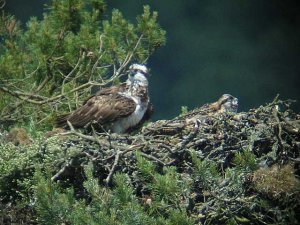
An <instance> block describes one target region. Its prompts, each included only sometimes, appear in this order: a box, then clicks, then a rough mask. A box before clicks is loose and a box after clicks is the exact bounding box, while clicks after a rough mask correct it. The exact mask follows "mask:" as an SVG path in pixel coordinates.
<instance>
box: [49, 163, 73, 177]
mask: <svg viewBox="0 0 300 225" xmlns="http://www.w3.org/2000/svg"><path fill="white" fill-rule="evenodd" d="M73 163H74V159H71V160H70V161H69V162H68V163H67V164H66V165H65V166H63V167H62V168H61V169H60V170H59V171H58V172H57V173H56V174H55V175H54V176H53V177H51V181H57V180H58V179H59V178H60V176H61V175H63V174H64V173H65V172H66V170H67V169H68V168H70V167H71V166H72V165H73Z"/></svg>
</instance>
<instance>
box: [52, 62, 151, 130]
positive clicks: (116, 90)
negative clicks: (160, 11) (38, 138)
mask: <svg viewBox="0 0 300 225" xmlns="http://www.w3.org/2000/svg"><path fill="white" fill-rule="evenodd" d="M147 75H148V69H147V67H146V66H144V65H140V64H133V65H131V66H130V67H129V75H128V79H127V81H126V82H125V83H123V84H121V85H119V86H113V87H110V88H104V89H103V90H100V91H99V92H97V93H96V94H95V95H93V96H91V97H90V98H89V99H87V100H86V101H85V102H84V104H83V105H82V106H81V107H80V108H78V109H76V110H75V111H74V112H71V113H70V114H67V115H63V116H61V117H59V118H58V119H57V126H58V127H64V126H66V125H67V121H69V122H70V123H71V124H72V125H73V126H74V127H76V128H85V127H90V126H91V125H92V126H94V127H95V128H104V129H105V130H111V131H112V132H114V133H124V132H126V131H128V130H132V128H134V127H136V126H138V125H140V124H141V123H142V122H144V121H145V120H147V119H149V117H150V116H149V114H152V113H153V106H152V105H151V104H149V93H148V80H147Z"/></svg>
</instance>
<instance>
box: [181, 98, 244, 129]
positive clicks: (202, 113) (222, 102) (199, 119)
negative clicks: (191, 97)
mask: <svg viewBox="0 0 300 225" xmlns="http://www.w3.org/2000/svg"><path fill="white" fill-rule="evenodd" d="M237 110H238V99H237V98H236V97H234V96H232V95H230V94H223V95H222V96H221V97H220V98H219V99H218V101H216V102H213V103H210V104H205V105H203V106H201V107H200V108H197V109H194V110H193V111H190V112H188V113H187V114H185V115H184V117H185V118H186V123H187V124H190V123H193V124H195V127H198V125H199V123H203V122H205V121H207V120H209V119H210V117H213V116H218V115H223V114H226V113H233V114H235V113H237Z"/></svg>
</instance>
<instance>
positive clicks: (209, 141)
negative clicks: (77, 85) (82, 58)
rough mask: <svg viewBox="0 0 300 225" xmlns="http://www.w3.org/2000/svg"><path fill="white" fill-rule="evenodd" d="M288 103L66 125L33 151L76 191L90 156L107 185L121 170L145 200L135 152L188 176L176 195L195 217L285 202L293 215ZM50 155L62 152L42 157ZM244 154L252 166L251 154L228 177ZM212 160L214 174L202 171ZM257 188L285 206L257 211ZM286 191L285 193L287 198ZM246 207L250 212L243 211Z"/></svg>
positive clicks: (299, 138) (293, 147) (264, 216)
mask: <svg viewBox="0 0 300 225" xmlns="http://www.w3.org/2000/svg"><path fill="white" fill-rule="evenodd" d="M291 103H292V101H281V100H278V99H277V98H275V100H274V101H273V102H272V103H270V104H267V105H265V106H260V107H259V108H256V109H251V110H249V111H248V112H240V113H230V112H229V113H225V112H208V111H207V107H200V108H196V109H194V110H193V111H190V112H186V113H184V114H182V115H180V116H178V117H176V118H174V119H172V120H160V121H156V122H152V123H149V124H147V125H146V126H144V127H143V128H142V130H141V131H139V132H137V131H133V132H132V133H130V134H112V133H97V132H96V131H93V132H92V133H85V132H84V131H82V130H75V129H74V128H73V127H72V126H70V131H63V133H61V130H60V131H59V132H58V134H57V135H56V134H55V133H56V132H57V131H55V130H54V131H53V132H50V133H48V134H47V136H48V137H47V138H46V140H45V141H44V143H43V144H42V145H41V148H40V152H39V154H38V158H39V161H40V162H42V164H43V163H45V164H47V163H48V164H50V165H51V168H52V178H51V180H52V181H53V182H62V183H63V182H67V183H68V185H70V184H71V185H72V186H73V187H74V190H75V193H76V196H77V197H78V198H88V196H86V192H85V190H84V186H83V182H84V180H85V179H86V177H85V175H84V166H85V165H87V164H88V163H91V162H92V165H93V173H94V176H95V177H97V178H98V180H99V183H100V185H104V186H107V187H108V188H110V187H112V186H113V185H114V184H113V177H114V174H116V173H117V172H121V173H125V174H127V176H128V179H129V180H130V183H131V185H132V186H133V187H134V192H135V194H136V195H137V196H138V197H139V198H141V199H144V198H145V196H148V197H146V202H148V203H147V204H151V194H152V193H151V188H149V185H148V184H147V183H145V179H143V178H142V175H141V172H139V170H138V165H137V164H138V160H137V158H138V157H142V158H144V159H145V160H147V161H150V162H151V163H152V164H153V165H154V166H155V170H156V171H157V172H158V173H161V174H163V173H164V169H165V168H168V167H173V168H175V170H176V172H177V173H178V174H180V176H179V177H177V179H180V180H182V181H184V182H187V183H189V185H190V189H189V192H188V193H182V196H181V199H182V204H183V205H184V208H185V210H186V211H187V212H188V214H189V215H190V216H191V217H193V218H194V219H195V223H200V222H212V223H214V222H217V221H222V218H225V217H228V215H230V214H232V213H234V214H235V215H238V216H237V220H241V221H240V222H249V221H250V222H251V221H252V222H253V221H255V223H256V224H260V223H265V222H266V221H267V222H270V223H272V222H274V221H276V220H275V219H274V220H273V219H270V218H273V217H275V215H276V216H278V215H277V214H278V212H277V211H276V210H279V209H280V210H281V211H280V212H281V213H284V212H285V211H284V210H286V208H287V207H291V209H288V210H292V211H293V212H294V213H295V215H297V213H298V215H299V213H300V212H299V206H300V199H299V196H300V195H299V181H298V179H297V177H298V176H299V175H300V166H299V165H300V115H299V114H296V113H295V112H293V111H292V110H291V109H290V104H291ZM53 143H55V146H56V147H53ZM53 149H56V150H53ZM53 151H56V152H59V153H53ZM51 154H52V155H55V154H63V156H62V157H61V158H59V159H57V157H56V158H55V157H53V159H55V160H53V159H50V160H49V159H47V158H46V157H48V158H49V155H51ZM237 158H239V162H237V160H236V159H237ZM243 160H244V161H245V162H244V165H243V166H244V168H247V165H248V164H249V167H251V163H252V162H251V160H253V161H255V163H252V164H255V165H256V166H257V167H256V168H255V169H254V168H252V170H247V169H246V170H245V173H242V175H238V176H237V177H236V178H235V179H236V180H234V179H233V178H232V177H234V172H232V171H234V170H230V169H232V168H235V167H237V166H238V165H237V164H239V163H241V162H242V161H243ZM242 164H243V163H242ZM211 165H214V166H215V168H216V171H217V173H218V174H221V177H217V178H216V177H212V174H213V172H210V173H208V172H207V171H208V170H209V167H210V166H211ZM204 167H205V168H204ZM203 168H204V170H203ZM31 169H32V168H31ZM205 169H206V170H205ZM29 170H30V169H29ZM226 171H227V172H226ZM228 171H231V172H230V173H231V174H230V176H228V175H226V174H227V173H228ZM255 171H256V172H255ZM206 176H207V177H206ZM209 176H211V177H209ZM271 177H272V178H271ZM276 182H277V183H276ZM295 193H296V194H295ZM258 195H261V197H262V198H266V199H271V200H272V201H274V202H276V203H274V204H275V206H274V207H275V208H276V204H277V205H278V204H279V203H278V202H281V203H280V204H285V206H282V205H280V204H279V205H280V207H281V208H280V207H279V209H278V208H276V210H273V211H272V212H271V210H270V212H266V211H264V210H261V208H259V207H256V205H255V203H254V199H256V197H257V196H258ZM287 196H289V197H291V196H292V201H293V203H292V204H291V200H287V199H286V198H287ZM281 197H283V199H284V200H280V198H281ZM149 202H150V203H149ZM287 205H288V206H287ZM249 210H252V211H253V215H252V216H250V217H249ZM275 211H276V212H275ZM297 211H298V212H297ZM216 212H217V213H216ZM254 212H256V213H254ZM253 218H254V219H253ZM294 220H295V219H294V218H293V221H292V222H294ZM297 220H298V221H299V218H298V219H297Z"/></svg>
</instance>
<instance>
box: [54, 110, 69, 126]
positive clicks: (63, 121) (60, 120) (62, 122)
mask: <svg viewBox="0 0 300 225" xmlns="http://www.w3.org/2000/svg"><path fill="white" fill-rule="evenodd" d="M69 117H70V113H68V114H64V115H60V116H58V117H57V118H56V121H55V125H56V127H64V126H66V125H68V123H67V120H68V119H69Z"/></svg>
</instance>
